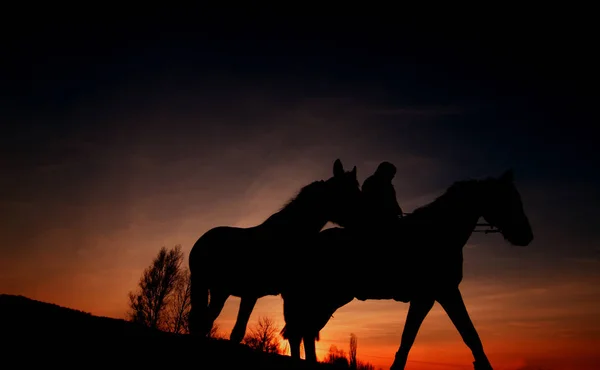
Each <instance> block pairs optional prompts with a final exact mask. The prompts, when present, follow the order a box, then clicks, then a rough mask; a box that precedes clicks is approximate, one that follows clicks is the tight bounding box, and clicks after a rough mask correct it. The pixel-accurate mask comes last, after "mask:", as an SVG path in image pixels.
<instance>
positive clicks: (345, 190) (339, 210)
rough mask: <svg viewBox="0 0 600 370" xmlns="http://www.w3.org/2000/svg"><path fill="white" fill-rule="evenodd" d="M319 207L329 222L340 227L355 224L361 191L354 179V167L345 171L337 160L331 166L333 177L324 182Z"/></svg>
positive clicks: (358, 212) (358, 211)
mask: <svg viewBox="0 0 600 370" xmlns="http://www.w3.org/2000/svg"><path fill="white" fill-rule="evenodd" d="M322 188H323V194H322V197H320V199H321V202H322V203H321V204H320V205H319V206H320V207H322V208H323V210H324V211H325V213H326V214H327V218H328V220H329V221H331V222H334V223H336V224H338V225H340V226H348V225H350V224H353V223H354V222H356V219H357V218H358V217H359V215H360V211H361V207H360V204H361V199H362V197H361V194H362V193H361V191H360V185H359V183H358V179H357V178H356V166H354V168H352V170H351V171H345V170H344V166H343V165H342V162H341V161H340V160H339V159H336V161H335V162H334V164H333V177H331V178H329V179H328V180H326V181H325V183H324V186H323V187H322Z"/></svg>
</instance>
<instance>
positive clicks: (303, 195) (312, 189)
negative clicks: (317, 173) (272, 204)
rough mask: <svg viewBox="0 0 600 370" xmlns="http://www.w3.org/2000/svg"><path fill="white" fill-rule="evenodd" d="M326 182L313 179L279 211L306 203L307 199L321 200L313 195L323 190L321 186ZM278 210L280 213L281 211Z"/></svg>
mask: <svg viewBox="0 0 600 370" xmlns="http://www.w3.org/2000/svg"><path fill="white" fill-rule="evenodd" d="M323 184H325V181H323V180H317V181H313V182H311V183H310V184H308V185H306V186H304V187H303V188H302V189H300V190H299V191H298V193H297V194H296V195H295V196H293V197H292V198H291V199H290V200H288V201H287V202H286V203H285V204H284V205H283V206H282V207H281V208H280V209H279V212H282V211H284V210H286V209H289V208H292V207H295V206H297V205H299V204H305V203H306V201H307V199H312V202H319V200H317V199H318V197H312V195H314V194H316V193H317V192H318V191H320V190H321V186H322V185H323ZM279 212H278V213H279Z"/></svg>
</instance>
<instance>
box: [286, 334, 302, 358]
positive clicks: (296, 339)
mask: <svg viewBox="0 0 600 370" xmlns="http://www.w3.org/2000/svg"><path fill="white" fill-rule="evenodd" d="M288 342H289V344H290V356H291V357H292V358H295V359H297V360H300V345H301V344H302V337H301V336H300V335H290V337H289V339H288Z"/></svg>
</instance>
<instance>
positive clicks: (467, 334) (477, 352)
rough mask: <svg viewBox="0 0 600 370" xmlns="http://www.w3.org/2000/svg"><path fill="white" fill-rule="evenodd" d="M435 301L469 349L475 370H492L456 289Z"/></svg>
mask: <svg viewBox="0 0 600 370" xmlns="http://www.w3.org/2000/svg"><path fill="white" fill-rule="evenodd" d="M437 301H438V302H439V303H440V304H441V305H442V307H443V308H444V310H445V311H446V313H447V314H448V316H449V317H450V320H452V323H453V324H454V326H455V327H456V329H457V330H458V332H459V333H460V335H461V337H462V339H463V341H464V342H465V344H466V345H467V346H468V347H469V349H471V352H472V353H473V358H474V359H475V362H474V363H473V365H474V366H475V370H492V365H491V364H490V362H489V360H488V358H487V356H486V355H485V352H484V351H483V344H482V343H481V339H480V338H479V334H477V330H476V329H475V326H474V325H473V322H472V321H471V318H470V317H469V313H468V312H467V307H466V306H465V303H464V301H463V298H462V295H461V294H460V290H459V289H458V287H456V288H454V289H451V290H449V291H447V292H444V293H443V294H441V295H440V296H439V297H438V299H437Z"/></svg>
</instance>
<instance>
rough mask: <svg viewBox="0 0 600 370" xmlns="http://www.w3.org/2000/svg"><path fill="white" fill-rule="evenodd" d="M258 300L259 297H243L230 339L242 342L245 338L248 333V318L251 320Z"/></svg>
mask: <svg viewBox="0 0 600 370" xmlns="http://www.w3.org/2000/svg"><path fill="white" fill-rule="evenodd" d="M256 301H258V298H255V297H242V298H241V301H240V308H239V310H238V314H237V320H236V321H235V325H234V326H233V330H232V331H231V336H230V337H229V340H230V341H232V342H234V343H240V342H241V341H242V339H244V335H246V327H247V326H248V320H250V315H251V314H252V310H253V309H254V305H256Z"/></svg>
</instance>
